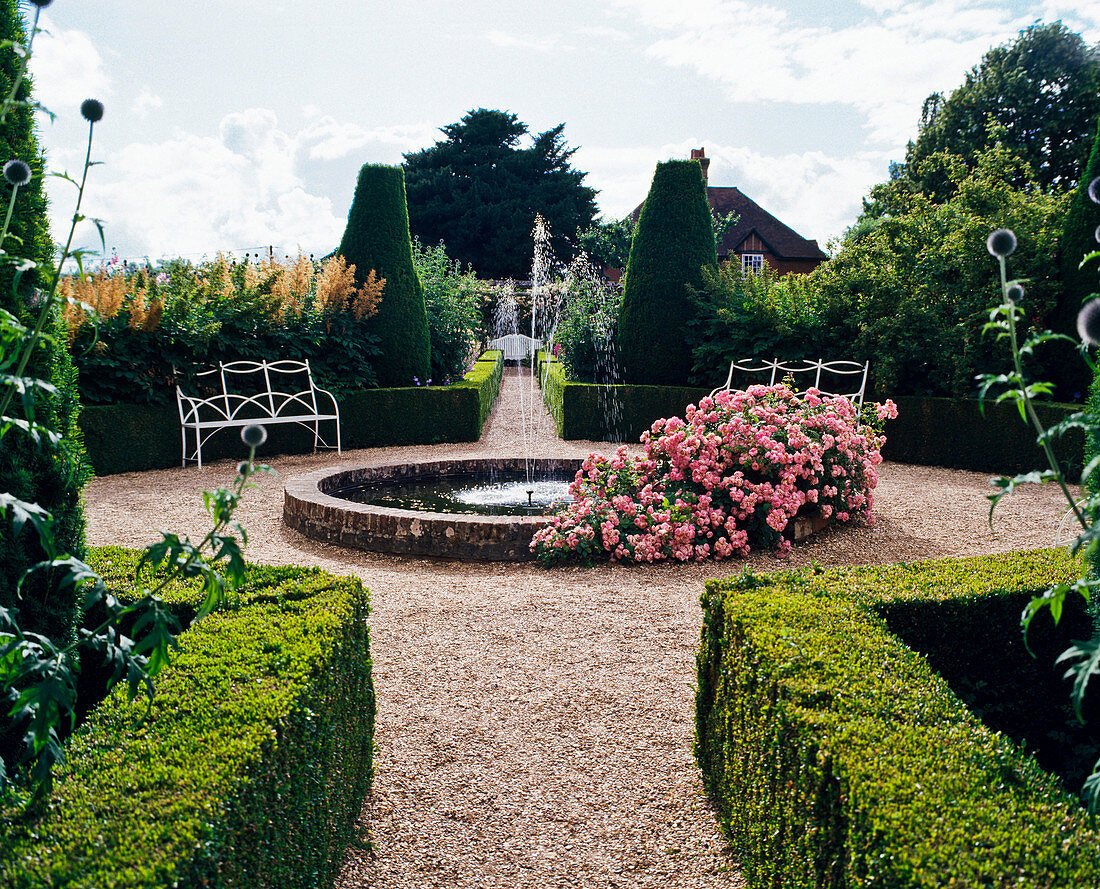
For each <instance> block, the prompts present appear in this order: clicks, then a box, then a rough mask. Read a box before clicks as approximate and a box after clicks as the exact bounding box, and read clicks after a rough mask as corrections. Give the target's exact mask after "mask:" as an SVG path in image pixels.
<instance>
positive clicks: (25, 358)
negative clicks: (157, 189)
mask: <svg viewBox="0 0 1100 889" xmlns="http://www.w3.org/2000/svg"><path fill="white" fill-rule="evenodd" d="M36 21H37V19H36ZM94 132H95V123H94V122H91V123H89V124H88V150H87V152H85V155H84V172H83V174H82V175H81V177H80V186H79V188H78V190H77V195H76V207H75V208H74V209H73V221H72V225H70V226H69V237H68V239H67V240H66V241H65V248H64V249H63V250H62V251H61V258H60V259H59V260H58V262H57V272H56V273H55V274H54V275H53V276H52V279H51V280H50V288H49V290H47V291H46V297H45V300H44V301H43V303H42V310H41V311H40V312H39V313H38V320H37V321H36V322H35V325H34V330H33V331H32V332H31V335H30V336H29V337H27V344H26V345H25V346H24V348H23V354H22V355H20V356H19V366H18V367H17V368H16V370H15V376H16V377H21V376H23V373H24V371H26V369H27V365H28V364H29V363H30V360H31V355H32V354H33V353H34V349H35V346H37V344H38V341H39V340H40V339H41V338H42V331H43V330H45V329H46V322H47V321H48V320H49V317H50V315H51V313H52V311H53V305H54V298H55V297H56V295H57V285H58V284H59V283H60V281H61V270H62V269H63V268H64V267H65V262H66V261H67V260H68V258H69V251H70V249H72V246H73V236H74V235H75V234H76V226H77V223H78V222H80V220H81V219H82V218H83V217H81V215H80V203H81V201H82V200H83V199H84V185H85V184H86V183H87V181H88V170H89V168H90V167H91V165H92V135H93V133H94ZM8 212H9V214H10V213H11V208H10V206H9V208H8ZM5 230H6V226H5ZM14 397H15V388H14V387H13V386H9V387H7V392H6V393H5V394H4V398H3V400H2V401H0V417H3V416H5V415H6V414H7V412H8V408H9V407H10V406H11V402H12V399H13V398H14Z"/></svg>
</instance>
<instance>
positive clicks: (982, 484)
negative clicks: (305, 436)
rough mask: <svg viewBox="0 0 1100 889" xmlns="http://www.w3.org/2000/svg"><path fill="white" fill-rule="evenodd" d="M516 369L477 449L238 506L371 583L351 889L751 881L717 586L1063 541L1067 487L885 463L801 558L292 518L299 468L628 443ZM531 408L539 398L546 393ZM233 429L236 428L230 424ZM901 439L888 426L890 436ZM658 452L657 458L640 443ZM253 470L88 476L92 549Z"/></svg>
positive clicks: (578, 451) (286, 547)
mask: <svg viewBox="0 0 1100 889" xmlns="http://www.w3.org/2000/svg"><path fill="white" fill-rule="evenodd" d="M537 395H538V393H537V390H534V391H532V390H531V388H530V386H529V384H528V382H527V381H526V380H525V379H524V378H521V377H518V376H516V375H515V374H514V373H513V374H511V375H509V376H508V377H506V378H505V385H504V387H503V389H502V393H501V397H500V399H499V400H498V402H497V406H496V407H495V408H494V410H493V413H492V415H491V416H490V418H489V420H488V421H487V423H486V426H485V430H484V432H483V435H482V438H481V440H480V441H479V442H476V443H469V444H444V445H433V446H417V447H409V448H377V449H369V450H360V451H348V452H345V453H344V454H342V455H336V454H334V453H331V452H327V453H321V454H317V455H307V456H290V457H275V458H273V459H271V460H270V463H271V465H272V467H273V468H274V469H275V470H276V471H277V473H278V475H277V476H266V475H263V476H259V477H258V488H257V489H256V490H253V491H250V492H249V493H248V494H247V495H246V497H245V499H244V503H243V505H242V507H241V509H240V511H239V513H238V517H239V518H240V520H241V522H242V524H243V525H244V526H245V527H246V528H247V530H248V534H249V543H248V547H247V549H246V555H247V556H248V558H249V559H251V560H253V561H256V562H264V563H270V564H298V565H319V566H321V567H322V568H325V569H327V570H329V571H333V572H336V573H342V574H355V575H357V576H359V577H361V578H362V579H363V582H364V583H365V584H366V585H367V586H368V587H369V588H370V590H371V601H372V607H373V614H372V620H371V649H372V653H373V657H374V681H375V687H376V691H377V695H378V723H377V734H376V742H377V745H378V755H377V758H376V761H375V762H376V777H375V783H374V790H373V792H372V794H371V796H370V797H369V798H368V800H367V805H366V807H365V809H364V812H363V816H362V819H361V821H360V824H359V832H358V840H359V842H358V843H356V844H354V845H353V846H352V848H351V849H350V850H349V852H348V856H347V859H346V861H345V863H344V867H343V872H342V874H341V877H340V879H339V881H338V884H337V885H338V886H339V887H341V889H352V887H379V889H382V887H385V889H390V887H393V889H396V887H414V886H415V887H528V886H529V887H536V886H538V887H595V886H600V887H658V886H659V887H667V889H678V887H684V889H687V887H741V886H744V885H745V883H744V881H743V879H742V878H741V876H740V873H739V870H738V862H737V858H736V855H735V854H734V853H733V851H732V850H731V849H730V848H729V846H728V845H727V843H726V842H725V840H724V838H723V837H722V835H721V833H720V832H719V830H718V827H717V824H716V821H715V816H714V812H713V810H712V808H711V806H710V804H709V802H708V800H707V798H706V796H705V794H704V791H703V786H702V781H701V778H700V775H699V771H698V768H697V767H696V765H695V761H694V758H693V755H692V741H693V733H694V709H693V708H694V682H695V674H694V668H695V650H696V645H697V642H698V636H699V625H700V619H701V611H700V607H699V595H700V593H701V592H702V590H703V583H704V581H705V580H706V579H707V578H711V577H723V576H727V575H729V574H734V573H738V572H740V571H741V570H742V568H743V567H744V566H745V565H746V564H749V565H751V566H752V567H753V568H754V569H755V570H758V571H759V570H770V569H774V568H784V567H794V566H798V565H803V564H809V563H812V562H818V563H820V564H822V565H850V564H884V563H892V562H898V561H913V560H917V559H927V558H942V557H950V556H968V555H979V554H983V553H994V552H1007V551H1011V550H1020V549H1032V548H1036V547H1041V546H1049V545H1051V544H1053V543H1054V542H1055V540H1056V537H1057V533H1058V526H1059V522H1060V520H1061V517H1062V514H1063V509H1064V507H1063V504H1062V502H1061V501H1060V500H1059V492H1058V491H1057V490H1055V489H1054V488H1053V487H1048V488H1042V489H1040V488H1029V489H1025V490H1023V491H1021V492H1020V493H1017V494H1015V495H1013V496H1012V497H1010V498H1006V499H1005V500H1004V501H1002V504H1001V505H1000V506H999V507H998V508H997V513H996V515H995V517H994V524H993V527H992V528H990V525H989V521H988V516H989V504H988V501H987V500H985V495H986V493H988V492H989V491H990V486H989V476H987V475H983V474H981V473H973V472H962V471H957V470H949V469H936V468H930V467H923V466H909V465H904V464H891V463H887V464H884V465H883V466H882V467H880V481H879V486H878V488H877V489H876V491H875V508H874V514H875V522H874V523H873V524H872V525H870V526H862V527H833V528H831V529H829V530H826V531H824V532H822V533H821V534H819V535H817V536H815V537H813V538H811V539H810V540H809V541H807V542H806V543H804V544H802V545H800V546H797V547H796V548H795V549H794V551H793V552H792V553H791V554H790V555H789V556H787V557H785V558H783V559H777V558H775V557H774V556H772V555H770V554H768V553H755V554H753V555H752V556H750V557H749V558H748V559H742V560H734V561H727V562H713V563H701V564H688V565H657V566H645V567H637V566H622V565H616V566H611V565H599V566H595V567H591V568H578V567H569V568H559V569H554V570H545V569H542V568H539V567H537V566H535V565H533V564H530V563H511V564H509V563H468V562H448V561H444V560H434V559H418V558H402V557H398V556H386V555H377V554H371V553H365V552H354V551H346V550H342V549H340V548H338V547H335V546H331V545H327V544H321V543H317V542H314V541H311V540H308V539H306V538H304V537H302V536H301V535H299V534H297V533H295V532H293V531H290V530H288V529H286V528H284V527H283V524H282V504H283V497H282V488H283V484H284V482H285V481H286V480H287V479H290V478H293V477H295V476H298V475H302V474H305V473H308V472H312V471H314V470H316V469H320V468H322V467H327V466H332V467H334V468H335V467H338V466H348V467H351V466H363V465H372V464H375V465H381V464H385V463H396V462H412V461H419V460H429V459H449V458H453V457H474V456H491V455H513V454H517V453H523V451H524V438H523V434H522V432H521V430H522V427H523V423H522V419H521V418H522V417H523V416H530V415H531V414H532V413H534V414H535V416H536V419H535V420H533V421H532V422H531V423H529V424H528V425H529V426H534V427H537V430H536V431H535V433H534V434H532V435H530V436H529V439H530V440H529V442H528V444H527V447H528V448H529V449H530V451H531V453H532V455H533V456H547V457H550V456H561V457H565V456H581V457H583V456H585V455H586V454H588V453H589V452H590V451H601V452H605V453H606V452H609V451H610V450H612V449H613V447H614V446H613V445H609V444H607V443H605V442H563V441H560V440H558V439H557V438H556V437H555V436H554V429H553V424H552V422H551V421H550V419H549V417H548V416H547V415H546V413H545V410H544V409H542V408H541V404H540V403H539V402H538V398H537ZM532 403H534V404H535V408H536V410H535V411H532V409H531V405H532ZM224 434H227V435H229V434H233V433H231V432H226V433H224ZM887 435H889V427H887ZM636 450H637V451H639V452H640V448H636ZM234 467H235V463H233V462H230V461H222V462H219V463H215V464H213V465H209V466H204V467H203V468H202V469H201V470H200V469H197V468H195V467H189V468H186V469H181V468H175V469H166V470H158V471H152V472H143V473H128V474H123V475H114V476H107V477H104V478H96V479H93V480H92V482H91V483H90V484H89V486H88V488H87V491H86V493H85V500H86V504H87V517H88V541H89V543H90V544H92V545H108V544H118V545H123V546H134V547H141V546H144V545H145V544H146V543H148V542H149V541H150V540H152V539H153V538H154V534H155V531H156V529H164V530H171V531H174V532H178V533H187V534H190V535H192V536H193V537H195V538H198V537H201V536H202V535H203V534H205V533H206V530H207V529H208V524H207V522H206V514H205V512H204V510H203V508H202V497H201V492H202V490H203V489H211V488H215V487H218V486H219V485H224V484H226V483H227V482H228V480H229V478H230V476H231V475H232V473H233V471H234Z"/></svg>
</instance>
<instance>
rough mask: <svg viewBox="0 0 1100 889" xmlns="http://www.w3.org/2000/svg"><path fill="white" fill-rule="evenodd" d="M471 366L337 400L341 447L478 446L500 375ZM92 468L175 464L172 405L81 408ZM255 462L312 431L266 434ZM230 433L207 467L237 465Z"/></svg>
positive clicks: (209, 447) (306, 440)
mask: <svg viewBox="0 0 1100 889" xmlns="http://www.w3.org/2000/svg"><path fill="white" fill-rule="evenodd" d="M486 356H488V357H489V360H482V361H478V362H476V363H475V365H474V367H473V368H471V370H470V371H469V372H468V373H467V374H466V375H465V377H464V378H463V379H461V380H459V381H458V382H456V383H452V384H451V385H450V386H446V387H443V386H432V387H431V388H430V389H429V388H427V387H423V386H421V387H419V388H417V387H407V388H402V389H362V390H359V391H356V392H349V393H347V394H345V395H343V396H341V397H340V398H339V399H338V401H339V404H340V418H341V434H342V437H343V446H344V447H345V448H366V447H391V446H397V445H407V444H432V443H435V442H440V441H477V440H478V438H479V437H480V436H481V427H482V426H483V425H484V423H485V419H486V418H487V417H488V416H489V411H490V410H491V409H492V406H493V403H494V402H495V401H496V397H497V393H498V392H499V391H500V380H501V375H502V373H503V366H504V365H503V361H502V360H501V358H500V353H499V352H495V353H486ZM80 425H81V428H82V430H83V437H84V440H85V441H86V443H87V448H88V455H89V460H90V462H91V465H92V466H93V467H95V471H96V473H97V474H98V475H113V474H115V473H119V472H140V471H145V470H147V469H162V468H165V467H168V466H178V465H179V463H180V421H179V411H178V410H177V409H176V405H175V404H171V405H167V404H165V405H159V404H158V405H133V404H114V405H102V406H93V407H89V408H86V409H85V410H84V412H83V413H82V414H81V417H80ZM268 433H269V436H268V440H267V442H266V443H265V444H264V445H263V447H262V448H261V453H260V456H261V457H262V458H263V459H267V458H269V457H271V456H272V455H274V454H303V453H308V452H309V451H311V450H312V449H313V430H312V427H311V428H309V429H305V428H303V427H301V426H295V425H293V424H282V425H277V426H270V427H268ZM240 449H241V445H240V438H239V436H238V434H237V430H227V431H226V432H224V433H221V434H219V435H216V436H214V437H213V438H212V439H210V441H209V442H207V443H206V444H204V445H203V454H204V455H205V456H206V460H207V461H208V462H209V461H213V460H218V459H234V460H236V459H239V457H240Z"/></svg>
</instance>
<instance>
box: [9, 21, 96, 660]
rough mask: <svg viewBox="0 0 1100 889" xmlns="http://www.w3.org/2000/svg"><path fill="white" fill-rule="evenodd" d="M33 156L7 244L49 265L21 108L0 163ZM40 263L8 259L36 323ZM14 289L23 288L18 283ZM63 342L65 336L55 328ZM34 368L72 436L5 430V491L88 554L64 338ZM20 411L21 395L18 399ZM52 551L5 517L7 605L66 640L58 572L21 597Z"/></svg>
mask: <svg viewBox="0 0 1100 889" xmlns="http://www.w3.org/2000/svg"><path fill="white" fill-rule="evenodd" d="M25 39H26V32H25V29H24V25H23V21H22V18H21V15H20V8H19V4H17V3H16V2H15V0H0V40H12V41H15V42H16V43H23V42H25ZM17 61H18V60H17V57H16V55H15V53H13V52H11V51H10V49H5V50H3V51H2V52H0V96H6V95H7V94H8V91H9V90H10V89H11V85H12V82H13V78H14V77H15V74H16V71H17ZM16 98H17V100H19V101H32V98H31V84H30V81H29V79H24V80H23V82H22V85H21V86H20V88H19V90H18V91H17V93H16ZM16 158H17V159H20V160H23V161H25V162H26V163H27V164H28V165H29V166H30V168H31V171H32V179H31V181H30V182H29V183H28V184H27V185H24V186H23V187H21V188H20V189H19V193H18V195H17V197H16V201H15V209H14V212H13V214H12V221H11V226H10V229H9V236H8V241H7V242H6V243H5V244H4V245H3V247H4V249H5V251H7V252H8V253H9V254H10V255H12V256H16V257H22V258H25V259H30V260H33V261H34V262H36V263H38V264H39V266H41V267H42V268H44V269H47V270H48V269H49V268H50V264H51V262H52V260H53V242H52V241H51V238H50V231H49V225H48V222H47V218H46V206H47V205H46V194H45V189H44V187H43V185H42V175H43V169H44V166H45V164H44V161H43V158H42V152H41V150H40V149H39V147H38V139H37V136H36V135H35V128H34V119H33V115H32V112H31V110H30V109H29V108H28V107H26V106H25V105H16V106H14V107H13V108H12V109H11V111H9V113H8V116H7V118H6V120H5V121H4V123H3V124H0V165H2V164H3V163H4V162H6V161H7V160H10V159H16ZM10 188H11V186H9V185H8V184H7V183H6V182H2V181H0V197H2V198H3V203H4V206H5V207H6V206H7V203H8V198H9V194H10V191H9V189H10ZM42 280H43V279H42V274H41V272H40V271H38V270H31V271H30V272H28V273H27V274H25V275H24V276H23V277H22V278H21V279H20V281H19V282H18V286H17V288H16V282H15V276H14V272H13V269H12V267H11V266H10V265H0V308H3V309H6V310H7V311H9V312H11V313H12V314H14V315H15V316H16V317H17V318H18V319H19V320H20V322H21V323H23V324H25V325H30V326H32V325H33V324H34V319H35V317H36V316H37V311H36V310H35V309H34V308H33V307H32V306H31V305H30V303H29V302H28V300H29V296H30V294H31V293H32V292H33V290H34V288H35V286H36V285H37V284H39V283H40V282H41V281H42ZM13 288H14V289H13ZM48 332H49V333H50V334H57V335H58V336H59V338H60V341H61V342H62V343H63V342H64V333H63V332H59V331H58V330H56V329H55V327H54V325H52V324H51V325H50V326H49V328H48ZM27 374H28V375H30V376H35V377H38V378H40V379H44V380H48V381H49V382H51V383H53V385H54V386H56V387H57V394H56V395H52V396H43V397H40V398H38V400H37V404H36V408H35V420H36V421H37V422H38V423H40V424H43V425H45V426H47V427H49V428H50V429H53V430H54V431H56V432H59V433H61V434H62V435H63V436H64V441H63V442H62V443H61V444H60V445H59V446H57V447H42V448H38V447H36V446H35V445H33V444H31V443H29V442H28V441H27V440H26V438H25V436H23V435H22V433H20V432H19V431H18V430H12V431H10V432H9V433H8V434H7V435H5V436H4V439H3V446H2V447H0V491H2V492H6V493H9V494H13V495H14V496H16V497H17V498H19V499H20V500H23V501H26V502H31V503H37V504H38V505H39V506H40V507H42V508H43V509H46V510H48V511H49V512H50V513H51V514H52V515H53V517H54V519H55V526H54V527H55V540H56V542H57V547H58V549H59V550H60V551H62V552H69V553H71V554H73V555H75V556H77V557H81V556H82V555H83V552H84V515H83V511H82V509H81V505H80V490H81V488H82V487H83V484H84V482H85V480H86V478H87V474H88V469H87V466H86V465H85V462H84V449H83V446H82V443H81V439H80V435H79V432H78V430H77V418H78V416H79V413H80V403H79V400H78V397H77V389H76V371H75V370H74V369H73V365H72V361H71V359H70V357H69V354H68V352H67V351H66V350H65V348H64V346H63V345H58V342H57V340H54V339H51V340H47V341H44V342H40V343H39V345H38V346H37V347H36V349H35V352H34V354H33V355H32V358H31V362H30V364H29V365H28V367H27ZM12 411H13V412H14V414H15V415H17V416H19V415H21V408H20V406H19V399H16V400H15V402H13V405H12ZM44 557H45V553H44V551H43V550H42V548H41V547H40V545H39V543H38V540H37V537H36V535H35V534H34V533H33V532H31V531H30V530H29V529H27V530H25V531H24V533H23V534H22V535H20V537H19V538H17V539H16V538H13V536H12V532H11V527H10V525H9V524H8V522H7V521H0V607H5V608H13V607H14V608H18V609H19V611H20V618H19V620H20V625H21V626H22V627H23V629H24V630H25V631H27V632H37V633H42V634H43V635H46V636H48V637H50V638H51V639H53V640H54V641H57V642H67V641H68V640H69V639H70V638H71V636H72V633H73V629H74V626H73V624H74V621H75V619H76V602H75V601H74V597H73V593H72V592H71V590H65V591H62V590H58V589H56V588H55V583H54V582H53V579H52V578H51V577H50V576H49V575H47V574H45V573H41V572H40V573H38V574H36V575H34V576H33V577H31V578H29V579H28V580H27V581H26V583H25V584H24V592H23V597H22V599H19V598H17V596H16V593H15V586H16V583H17V581H18V579H19V577H20V576H21V575H22V573H23V572H24V571H25V570H26V569H27V568H28V567H30V566H31V565H33V564H35V563H36V562H38V561H40V560H41V559H43V558H44Z"/></svg>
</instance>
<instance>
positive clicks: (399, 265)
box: [337, 164, 435, 386]
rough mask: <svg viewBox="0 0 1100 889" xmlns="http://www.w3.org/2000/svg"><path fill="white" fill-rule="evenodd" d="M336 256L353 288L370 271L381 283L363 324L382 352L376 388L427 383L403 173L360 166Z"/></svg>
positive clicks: (427, 342)
mask: <svg viewBox="0 0 1100 889" xmlns="http://www.w3.org/2000/svg"><path fill="white" fill-rule="evenodd" d="M434 242H435V239H433V240H432V241H430V242H429V243H434ZM337 253H338V254H340V255H341V256H343V257H344V260H345V261H346V262H347V263H348V264H349V265H354V266H355V283H356V286H357V287H361V286H363V283H364V282H365V280H366V277H367V274H368V273H369V272H370V271H372V270H373V271H375V272H377V273H378V274H379V275H380V276H381V277H383V278H385V279H386V287H385V289H384V290H383V291H382V304H381V306H380V307H379V309H378V314H376V315H375V316H374V317H373V318H371V319H370V320H369V321H368V323H367V329H368V331H369V332H370V333H371V334H373V335H374V336H376V337H378V342H379V348H380V349H381V351H382V357H381V358H380V359H379V361H378V365H377V376H378V385H380V386H409V385H413V382H414V380H420V381H421V382H423V381H425V380H427V379H428V378H429V377H430V376H431V339H430V335H429V333H428V318H427V313H426V310H425V308H424V290H423V288H422V287H421V285H420V279H419V277H418V276H417V274H416V268H415V266H414V265H413V259H412V242H411V241H410V239H409V216H408V210H407V208H406V205H405V175H404V172H403V171H402V170H401V168H400V167H386V166H381V165H374V164H365V165H364V166H363V168H362V169H361V170H360V171H359V182H358V184H357V185H356V186H355V197H354V198H353V199H352V203H351V209H350V210H349V211H348V225H347V228H346V229H345V230H344V237H343V239H342V240H341V241H340V247H339V249H338V250H337Z"/></svg>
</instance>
